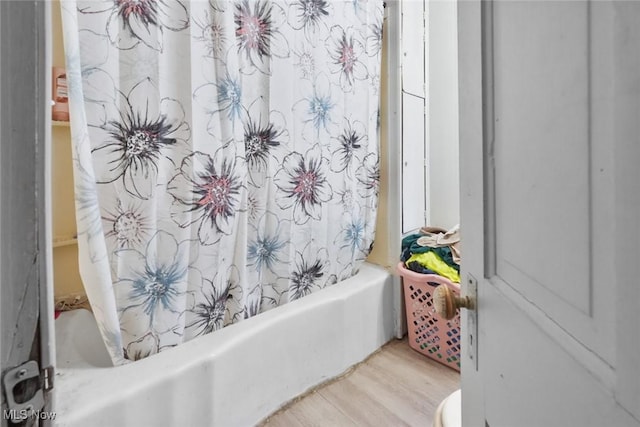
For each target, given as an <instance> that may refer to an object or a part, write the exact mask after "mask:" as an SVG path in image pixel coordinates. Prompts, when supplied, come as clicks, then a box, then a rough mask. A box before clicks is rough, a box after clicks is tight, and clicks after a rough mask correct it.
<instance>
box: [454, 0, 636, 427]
mask: <svg viewBox="0 0 640 427" xmlns="http://www.w3.org/2000/svg"><path fill="white" fill-rule="evenodd" d="M622 10H624V13H621V11H622ZM458 18H459V19H458V41H459V83H460V90H459V93H460V98H459V101H460V154H461V165H460V170H461V227H462V235H463V236H464V240H463V253H464V262H463V265H462V275H463V278H464V280H463V283H465V282H466V276H467V275H469V274H471V275H473V276H474V277H476V278H478V301H477V316H478V328H479V330H478V332H479V334H478V339H477V349H478V358H477V360H478V363H477V367H476V366H475V364H474V363H471V362H470V360H469V359H468V358H469V355H468V350H467V349H468V348H469V345H468V342H467V339H468V338H467V336H466V335H465V334H464V331H463V363H462V384H463V385H462V389H463V393H462V400H463V424H464V425H469V426H482V425H489V426H491V427H496V426H498V427H499V426H515V427H520V426H532V427H534V426H543V425H544V426H546V427H549V426H574V425H576V426H578V425H579V426H602V425H608V426H609V425H610V426H616V427H618V426H621V427H622V426H636V427H637V426H640V417H639V416H638V410H639V409H638V398H640V386H638V384H639V383H640V376H639V375H638V373H637V365H638V360H640V358H638V356H637V354H639V353H640V333H638V328H637V324H638V319H640V315H638V314H637V313H638V312H639V311H640V298H638V296H640V291H637V289H638V286H637V277H638V275H640V270H639V267H638V264H640V263H638V259H640V219H639V218H640V201H639V200H640V198H638V196H637V194H639V193H640V173H639V172H638V168H637V166H636V167H632V166H631V165H632V164H636V165H637V164H638V162H639V161H640V148H638V147H640V131H639V126H640V125H639V124H638V122H639V121H640V120H638V118H639V117H640V101H638V98H640V78H639V77H638V69H640V68H639V67H640V53H639V52H637V50H638V49H637V46H638V45H640V31H638V30H636V29H635V28H636V27H637V25H634V24H633V22H636V24H637V22H638V19H640V3H638V2H628V3H624V5H622V6H621V3H619V2H599V1H593V2H587V1H574V2H564V1H561V2H549V1H544V2H509V1H494V2H489V1H483V2H480V1H468V2H458ZM633 46H635V47H633ZM629 93H631V94H633V95H628V94H629ZM631 117H635V118H634V119H632V118H631ZM632 159H633V160H632ZM621 229H622V230H625V232H626V233H625V232H622V231H620V230H621ZM463 292H465V289H464V288H463ZM634 297H635V298H634ZM622 310H624V312H623V311H622ZM466 319H467V315H466V314H463V318H462V321H463V324H466V323H465V322H466ZM630 323H632V324H634V325H635V326H629V324H630ZM465 362H466V363H465Z"/></svg>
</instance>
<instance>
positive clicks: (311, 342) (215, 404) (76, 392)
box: [54, 263, 397, 427]
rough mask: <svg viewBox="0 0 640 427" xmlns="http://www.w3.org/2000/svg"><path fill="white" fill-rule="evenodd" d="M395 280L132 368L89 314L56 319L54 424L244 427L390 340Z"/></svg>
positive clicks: (381, 280)
mask: <svg viewBox="0 0 640 427" xmlns="http://www.w3.org/2000/svg"><path fill="white" fill-rule="evenodd" d="M393 287H394V281H393V280H392V277H391V275H390V274H389V273H388V272H387V271H386V270H385V269H383V268H381V267H378V266H375V265H372V264H367V263H365V264H363V265H362V267H361V268H360V272H359V273H358V274H357V275H355V276H354V277H352V278H350V279H348V280H345V281H343V282H341V283H338V284H336V285H334V286H332V287H329V288H327V289H324V290H322V291H319V292H316V293H314V294H312V295H309V296H307V297H305V298H303V299H301V300H298V301H294V302H292V303H289V304H286V305H284V306H281V307H278V308H275V309H272V310H270V311H268V312H266V313H262V314H260V315H258V316H255V317H253V318H251V319H248V320H245V321H243V322H240V323H238V324H235V325H231V326H228V327H226V328H224V329H222V330H220V331H216V332H214V333H212V334H209V335H207V336H204V337H200V338H198V339H195V340H192V341H189V342H187V343H185V344H183V345H181V346H178V347H176V348H173V349H171V350H168V351H165V352H163V353H160V354H157V355H154V356H152V357H149V358H147V359H144V360H141V361H138V362H136V363H133V364H130V365H125V366H120V367H112V366H111V362H110V360H109V357H108V356H107V352H106V349H105V348H104V344H103V343H102V341H101V339H100V337H99V335H98V329H97V326H96V324H95V321H94V319H93V316H92V315H91V313H90V312H89V311H86V310H75V311H70V312H66V313H63V314H62V315H61V316H60V317H59V318H58V319H57V320H56V346H57V351H56V356H57V368H56V377H55V386H54V405H55V406H54V408H55V411H56V423H55V425H56V426H65V427H71V426H73V427H87V426H92V427H99V426H105V427H115V426H117V427H125V426H131V427H146V426H149V427H152V426H153V427H156V426H180V427H182V426H203V427H204V426H206V427H209V426H224V427H226V426H251V425H255V424H256V423H259V422H260V421H261V420H263V419H264V418H265V417H267V416H268V415H269V414H271V413H272V412H274V411H275V410H277V409H278V408H280V407H281V406H282V405H283V404H285V403H286V402H288V401H289V400H291V399H293V398H294V397H296V396H298V395H300V394H302V393H304V392H305V391H306V390H308V389H310V388H312V387H314V386H315V385H317V384H319V383H321V382H323V381H326V380H328V379H330V378H332V377H335V376H338V375H339V374H340V373H342V372H344V371H345V370H346V369H348V368H349V367H350V366H352V365H354V364H356V363H358V362H360V361H361V360H363V359H365V358H366V357H367V356H368V355H370V354H371V353H372V352H374V351H375V350H376V349H378V348H379V347H381V346H382V345H383V344H384V343H386V342H387V341H389V340H391V339H392V338H393V336H394V331H395V329H396V327H397V325H396V324H395V323H397V321H396V320H394V319H396V318H397V313H394V311H397V310H396V309H395V308H394V307H395V305H394V294H395V292H394V289H393Z"/></svg>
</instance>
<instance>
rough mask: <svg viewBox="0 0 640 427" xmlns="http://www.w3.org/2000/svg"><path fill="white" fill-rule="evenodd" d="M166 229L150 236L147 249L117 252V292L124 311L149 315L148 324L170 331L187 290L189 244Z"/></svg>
mask: <svg viewBox="0 0 640 427" xmlns="http://www.w3.org/2000/svg"><path fill="white" fill-rule="evenodd" d="M191 243H192V242H190V241H183V242H181V243H180V244H178V242H177V241H176V239H175V237H173V236H172V235H171V234H169V233H167V232H165V231H158V232H157V233H156V234H155V235H154V236H153V237H152V238H151V240H149V243H148V244H147V246H146V250H145V253H144V254H142V253H140V252H139V251H137V250H135V249H122V250H119V251H116V252H115V258H116V263H115V268H116V277H117V279H116V280H115V287H114V289H115V292H116V297H117V299H118V301H120V302H121V304H123V306H121V309H120V312H121V315H125V314H129V316H138V317H139V315H140V314H142V313H143V314H144V315H145V316H146V317H147V318H148V324H147V326H148V328H151V329H152V330H154V331H162V332H164V331H166V330H169V329H171V328H172V327H173V326H174V325H175V323H177V317H178V316H179V315H180V314H181V310H180V308H179V307H180V305H181V304H180V303H181V300H182V297H183V296H184V294H185V292H186V287H187V280H186V279H187V271H188V268H189V265H188V256H189V245H190V244H191Z"/></svg>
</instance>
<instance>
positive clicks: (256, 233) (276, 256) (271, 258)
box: [247, 212, 291, 274]
mask: <svg viewBox="0 0 640 427" xmlns="http://www.w3.org/2000/svg"><path fill="white" fill-rule="evenodd" d="M251 227H252V231H253V233H252V236H251V238H250V241H249V246H248V248H247V266H249V267H252V268H255V270H256V271H258V272H262V271H263V270H265V269H267V270H270V271H271V272H272V273H274V274H275V271H274V269H275V267H276V266H278V265H279V264H281V263H284V262H285V257H286V256H288V252H287V251H286V250H285V248H286V247H287V246H288V245H289V238H288V234H289V230H290V228H291V224H290V222H289V221H287V220H285V219H282V220H281V219H279V218H278V217H277V216H276V215H275V214H273V213H271V212H266V213H265V214H264V215H263V216H262V218H260V221H258V223H257V226H256V225H251Z"/></svg>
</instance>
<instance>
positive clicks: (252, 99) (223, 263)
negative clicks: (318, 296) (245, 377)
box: [62, 0, 382, 364]
mask: <svg viewBox="0 0 640 427" xmlns="http://www.w3.org/2000/svg"><path fill="white" fill-rule="evenodd" d="M62 17H63V28H64V43H65V52H66V61H67V77H68V85H69V93H70V94H69V98H70V114H71V126H72V129H71V130H72V143H73V152H74V181H75V194H76V216H77V225H78V244H79V253H80V270H81V275H82V278H83V282H84V285H85V289H86V291H87V295H88V297H89V299H90V301H91V305H92V309H93V312H94V314H95V317H96V319H97V321H98V325H99V328H100V330H101V333H102V335H103V338H104V340H105V343H106V345H107V348H108V350H109V353H110V355H111V357H112V359H113V362H114V364H122V363H126V362H127V361H130V360H137V359H141V358H143V357H146V356H149V355H151V354H154V353H157V352H159V351H162V350H165V349H167V348H170V347H173V346H175V345H177V344H179V343H181V342H184V341H186V340H189V339H192V338H194V337H196V336H199V335H203V334H207V333H210V332H212V331H214V330H217V329H219V328H222V327H223V326H226V325H228V324H230V323H234V322H237V321H240V320H242V319H246V318H248V317H251V316H254V315H256V314H257V313H259V312H263V311H266V310H269V309H271V308H273V307H276V306H278V305H281V304H284V303H286V302H289V301H293V300H296V299H298V298H301V297H304V296H305V295H307V294H309V293H312V292H314V291H316V290H319V289H322V288H324V287H326V286H328V285H331V284H334V283H336V282H337V281H340V280H343V279H346V278H348V277H350V276H351V275H353V274H354V273H355V272H356V271H357V269H358V266H359V264H360V263H361V262H362V261H363V259H364V258H365V257H366V256H367V254H368V253H369V251H370V249H371V246H372V244H373V239H374V225H375V219H376V206H377V196H378V185H379V176H380V172H379V157H378V127H379V81H380V61H381V43H382V1H372V0H369V1H367V0H349V1H328V0H298V1H280V0H225V1H222V0H218V1H216V0H209V1H206V0H192V1H187V0H181V1H177V0H105V1H98V0H88V1H81V0H63V2H62Z"/></svg>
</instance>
